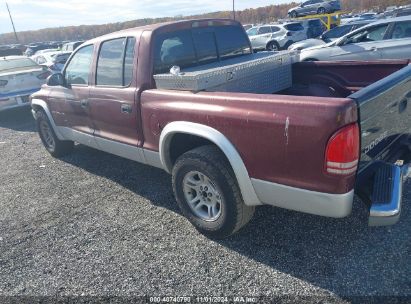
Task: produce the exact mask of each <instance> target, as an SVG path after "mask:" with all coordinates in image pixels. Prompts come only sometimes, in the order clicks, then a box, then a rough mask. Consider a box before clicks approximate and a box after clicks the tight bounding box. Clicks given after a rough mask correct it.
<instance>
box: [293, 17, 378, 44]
mask: <svg viewBox="0 0 411 304" xmlns="http://www.w3.org/2000/svg"><path fill="white" fill-rule="evenodd" d="M369 23H370V22H369V21H358V22H353V23H349V24H344V25H340V26H337V27H334V28H333V29H331V30H329V31H327V32H325V33H324V34H322V35H321V36H320V37H319V38H318V39H307V40H303V41H300V42H296V43H293V44H292V45H291V46H290V47H289V48H288V49H289V50H290V51H293V50H299V51H301V50H303V49H307V48H310V47H313V46H319V45H326V44H328V43H330V42H333V41H335V40H337V39H338V38H341V37H342V36H344V35H346V34H348V33H350V32H352V31H355V30H356V29H358V28H360V27H363V26H365V25H367V24H369Z"/></svg>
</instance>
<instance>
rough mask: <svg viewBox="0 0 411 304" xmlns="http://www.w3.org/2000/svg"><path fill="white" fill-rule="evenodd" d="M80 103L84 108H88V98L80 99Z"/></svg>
mask: <svg viewBox="0 0 411 304" xmlns="http://www.w3.org/2000/svg"><path fill="white" fill-rule="evenodd" d="M80 105H81V107H82V108H87V107H88V100H87V99H82V100H80Z"/></svg>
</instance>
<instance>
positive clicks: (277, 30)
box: [271, 26, 281, 33]
mask: <svg viewBox="0 0 411 304" xmlns="http://www.w3.org/2000/svg"><path fill="white" fill-rule="evenodd" d="M271 31H272V32H273V33H277V32H279V31H281V29H280V28H279V27H278V26H272V27H271Z"/></svg>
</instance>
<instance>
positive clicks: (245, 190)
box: [159, 121, 261, 206]
mask: <svg viewBox="0 0 411 304" xmlns="http://www.w3.org/2000/svg"><path fill="white" fill-rule="evenodd" d="M176 135H186V136H194V137H198V138H201V139H203V140H205V142H208V143H212V144H214V145H216V146H217V147H218V148H219V149H220V150H221V152H222V153H223V154H224V155H225V157H226V158H227V160H228V161H229V163H230V166H231V168H232V169H233V171H234V175H235V178H236V180H237V182H238V186H239V187H240V191H241V194H242V197H243V200H244V203H245V204H246V205H249V206H256V205H261V201H260V200H259V199H258V197H257V194H256V192H255V190H254V187H253V185H252V183H251V178H250V176H249V174H248V171H247V168H246V167H245V164H244V162H243V160H242V158H241V156H240V154H239V153H238V151H237V150H236V148H235V147H234V145H233V144H232V143H231V142H230V141H229V140H228V139H227V138H226V137H225V136H224V135H223V134H222V133H221V132H219V131H218V130H216V129H214V128H211V127H209V126H205V125H202V124H198V123H192V122H186V121H177V122H171V123H169V124H167V125H166V126H165V127H164V129H163V131H162V132H161V136H160V149H159V150H160V160H161V163H162V166H163V168H164V169H165V170H166V171H167V172H168V173H171V171H172V169H173V166H174V162H173V159H172V155H171V151H172V149H173V147H172V142H173V138H174V137H175V136H176Z"/></svg>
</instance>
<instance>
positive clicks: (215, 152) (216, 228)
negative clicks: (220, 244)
mask: <svg viewBox="0 0 411 304" xmlns="http://www.w3.org/2000/svg"><path fill="white" fill-rule="evenodd" d="M196 172H197V173H200V174H203V175H204V176H205V177H207V178H208V179H209V181H210V182H211V183H212V186H213V188H214V189H216V190H217V192H218V194H219V195H216V197H220V203H219V204H220V208H219V209H218V213H217V217H216V218H215V219H213V220H206V219H204V218H201V217H200V216H199V215H198V214H196V212H197V213H198V212H199V211H195V210H200V211H201V212H205V211H204V207H206V206H205V205H204V204H205V203H207V202H206V201H205V202H204V203H202V202H201V200H200V201H199V202H198V204H197V205H196V206H195V207H192V206H190V204H189V202H188V199H187V196H189V195H195V196H196V197H197V196H201V197H202V199H203V200H204V196H203V194H201V193H204V192H206V194H205V200H207V199H208V197H207V191H203V192H202V190H199V192H198V193H196V194H192V193H191V192H196V191H197V190H193V189H189V190H187V182H186V181H187V177H188V176H191V174H193V173H194V174H196ZM198 182H199V184H196V185H197V186H195V187H197V188H200V187H201V183H202V182H201V180H198ZM172 184H173V191H174V195H175V198H176V200H177V203H178V205H179V207H180V209H181V211H182V213H183V214H184V215H185V216H186V217H187V219H188V220H189V221H190V222H191V223H192V224H193V225H194V227H195V228H196V229H197V230H198V231H200V232H201V233H203V234H205V235H207V236H208V237H211V238H216V239H221V238H225V237H228V236H230V235H232V234H234V233H235V232H237V231H238V230H240V228H241V227H243V226H244V225H245V224H247V223H248V222H249V221H250V220H251V218H252V216H253V215H254V210H255V207H254V206H253V207H250V206H247V205H245V204H244V202H243V199H242V196H241V192H240V189H239V187H238V184H237V181H236V179H235V177H234V172H233V171H232V168H231V166H230V165H229V163H228V162H227V160H226V158H225V156H224V154H223V153H222V152H221V151H220V150H219V149H218V148H217V147H215V146H202V147H199V148H196V149H194V150H191V151H189V152H186V153H184V154H183V155H182V156H180V157H179V158H178V159H177V161H176V163H175V165H174V168H173V172H172ZM188 187H189V188H191V186H190V185H189V186H188ZM203 189H204V188H203ZM190 191H191V192H190ZM210 197H211V196H210ZM200 205H201V208H198V206H200ZM206 208H207V207H206ZM201 209H202V210H201ZM209 209H210V208H209ZM209 209H208V213H207V214H208V215H210V210H209Z"/></svg>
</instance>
